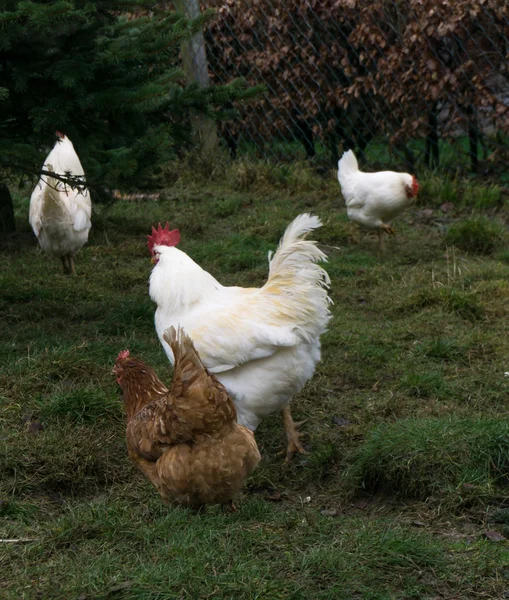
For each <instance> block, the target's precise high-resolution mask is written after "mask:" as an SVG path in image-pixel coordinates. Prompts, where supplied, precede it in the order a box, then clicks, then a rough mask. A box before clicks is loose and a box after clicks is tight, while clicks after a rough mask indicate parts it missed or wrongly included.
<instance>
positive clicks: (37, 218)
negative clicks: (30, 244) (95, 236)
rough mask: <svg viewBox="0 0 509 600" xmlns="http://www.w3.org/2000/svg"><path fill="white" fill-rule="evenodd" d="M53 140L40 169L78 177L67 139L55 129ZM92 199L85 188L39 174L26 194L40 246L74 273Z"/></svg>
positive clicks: (80, 173)
mask: <svg viewBox="0 0 509 600" xmlns="http://www.w3.org/2000/svg"><path fill="white" fill-rule="evenodd" d="M57 136H58V137H59V139H58V140H57V142H56V144H55V146H54V147H53V150H52V151H51V152H50V153H49V154H48V156H47V157H46V160H45V162H44V165H43V169H45V170H47V171H52V172H54V173H57V174H58V175H61V176H66V175H69V174H71V175H73V176H74V177H79V182H80V183H81V182H83V183H84V182H85V172H84V171H83V167H82V166H81V163H80V159H79V158H78V155H77V154H76V151H75V150H74V146H73V145H72V142H71V140H70V139H69V138H68V137H67V136H65V135H64V134H62V133H60V132H59V131H57ZM91 214H92V203H91V201H90V193H89V191H88V190H87V189H71V188H70V187H69V186H68V185H66V184H64V183H62V182H61V181H59V180H57V179H54V178H53V177H49V176H46V175H43V176H41V178H40V180H39V182H38V184H37V185H36V186H35V189H34V191H33V192H32V196H31V198H30V216H29V221H30V225H31V226H32V229H33V230H34V233H35V235H36V236H37V239H38V240H39V244H40V246H41V248H42V249H43V250H44V251H45V252H47V253H48V254H49V255H50V256H58V257H59V258H60V259H61V260H62V264H63V266H64V273H66V274H67V275H69V274H74V273H75V269H74V255H75V254H76V252H78V250H79V249H80V248H81V247H82V246H83V245H84V244H85V243H86V241H87V239H88V233H89V231H90V227H91V222H90V216H91Z"/></svg>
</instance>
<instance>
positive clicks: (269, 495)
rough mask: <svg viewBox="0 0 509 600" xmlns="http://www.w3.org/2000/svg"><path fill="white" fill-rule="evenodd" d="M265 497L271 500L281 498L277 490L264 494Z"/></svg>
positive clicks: (279, 499)
mask: <svg viewBox="0 0 509 600" xmlns="http://www.w3.org/2000/svg"><path fill="white" fill-rule="evenodd" d="M265 498H266V499H267V500H271V501H272V502H281V500H282V498H281V492H278V491H275V492H270V494H267V495H266V496H265Z"/></svg>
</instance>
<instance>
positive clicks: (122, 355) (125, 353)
mask: <svg viewBox="0 0 509 600" xmlns="http://www.w3.org/2000/svg"><path fill="white" fill-rule="evenodd" d="M128 356H129V350H121V351H120V352H119V353H118V356H117V360H122V359H123V358H127V357H128Z"/></svg>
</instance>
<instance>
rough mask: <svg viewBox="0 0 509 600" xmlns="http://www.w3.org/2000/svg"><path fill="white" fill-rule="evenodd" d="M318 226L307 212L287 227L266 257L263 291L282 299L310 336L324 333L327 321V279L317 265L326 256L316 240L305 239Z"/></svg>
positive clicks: (314, 218) (317, 219)
mask: <svg viewBox="0 0 509 600" xmlns="http://www.w3.org/2000/svg"><path fill="white" fill-rule="evenodd" d="M321 225H322V223H321V221H320V219H319V218H318V217H315V216H314V215H310V214H307V213H306V214H302V215H299V216H298V217H297V218H296V219H295V220H294V221H292V223H290V225H288V227H287V228H286V231H285V234H284V236H283V238H282V240H281V242H280V244H279V247H278V249H277V250H276V253H275V254H274V256H273V257H272V259H271V256H270V254H269V261H270V268H269V279H268V281H267V283H266V284H265V286H264V287H263V291H264V292H267V293H269V294H271V295H272V294H275V295H278V296H281V298H282V299H283V300H284V305H285V306H286V307H287V310H288V311H289V313H291V314H292V315H293V320H294V321H295V322H296V323H297V322H300V323H301V325H302V326H303V329H304V330H305V331H306V332H307V334H308V335H310V337H313V336H316V335H320V334H321V333H323V331H324V330H325V327H326V325H327V322H328V320H329V318H330V313H329V310H328V308H327V306H328V304H329V303H330V302H331V300H330V298H329V297H328V295H327V289H328V287H329V284H330V278H329V275H328V273H327V271H325V269H323V268H322V267H321V266H320V265H318V264H317V263H319V262H321V261H323V262H326V261H327V256H326V254H325V253H324V252H322V251H321V250H320V249H319V248H318V247H317V245H316V244H317V243H316V242H315V241H311V240H306V239H305V236H306V234H307V233H308V232H310V231H312V230H314V229H316V228H318V227H321Z"/></svg>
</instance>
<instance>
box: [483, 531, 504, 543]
mask: <svg viewBox="0 0 509 600" xmlns="http://www.w3.org/2000/svg"><path fill="white" fill-rule="evenodd" d="M482 536H483V537H484V538H486V539H487V540H490V542H505V541H506V538H505V537H504V536H503V535H502V534H501V533H499V532H498V531H485V532H484V533H483V534H482Z"/></svg>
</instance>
